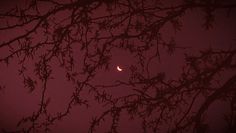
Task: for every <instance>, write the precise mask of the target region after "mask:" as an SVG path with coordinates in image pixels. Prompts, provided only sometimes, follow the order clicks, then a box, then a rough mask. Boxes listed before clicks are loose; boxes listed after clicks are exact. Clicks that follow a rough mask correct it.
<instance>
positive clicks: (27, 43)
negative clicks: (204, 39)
mask: <svg viewBox="0 0 236 133" xmlns="http://www.w3.org/2000/svg"><path fill="white" fill-rule="evenodd" d="M235 8H236V3H235V2H231V1H227V0H226V1H218V0H181V1H179V2H177V3H168V2H166V3H165V2H162V1H159V0H136V1H131V0H71V1H64V2H58V1H56V0H27V5H25V6H23V7H21V6H16V7H14V8H13V9H11V10H9V11H6V12H3V13H0V22H1V27H0V32H1V33H3V34H4V32H10V34H11V36H10V37H9V38H3V39H1V42H0V50H1V52H2V53H3V54H1V56H0V63H2V64H4V63H5V64H7V65H10V64H11V62H18V65H19V66H18V70H19V76H20V77H22V79H23V80H22V83H23V84H24V87H25V88H26V89H28V91H29V94H31V93H33V92H34V91H35V90H37V89H39V88H41V90H40V103H39V107H38V108H37V109H36V111H34V110H32V114H31V115H29V116H25V117H22V119H21V120H19V121H17V122H16V123H17V125H16V128H15V129H13V130H10V131H8V130H7V129H2V131H3V132H6V133H8V132H19V133H31V132H50V131H51V127H52V125H54V124H55V123H56V122H58V121H60V120H63V118H65V117H69V114H70V113H71V110H72V109H73V107H74V106H76V105H77V106H81V107H85V108H87V109H90V107H91V106H93V105H92V102H94V101H95V102H96V103H97V104H99V105H103V106H104V110H103V112H102V113H101V114H100V115H99V116H94V118H93V119H92V120H91V123H90V127H89V129H87V130H88V132H90V133H93V132H96V131H97V128H99V127H103V126H106V127H107V126H109V129H108V132H110V133H118V132H119V126H120V120H121V119H122V115H125V116H128V117H129V118H131V119H134V118H138V119H140V120H141V121H142V122H141V127H142V129H143V132H144V133H147V132H173V133H174V132H199V133H200V132H207V129H208V124H207V123H206V121H205V120H204V117H203V116H204V115H205V114H206V113H207V111H208V108H209V107H210V106H211V105H212V104H213V103H214V102H216V101H218V100H222V101H224V102H226V103H230V104H231V106H232V107H231V114H227V115H228V116H229V117H228V119H227V120H228V126H229V128H228V132H233V131H235V128H234V126H235V123H236V120H235V118H236V115H235V111H236V110H235V105H236V104H235V97H236V95H235V94H236V91H235V90H236V89H235V87H236V85H235V83H236V77H235V76H236V73H235V67H236V62H235V61H236V60H235V59H236V49H235V48H234V47H233V46H232V48H231V49H220V50H219V49H214V48H209V49H205V50H201V51H200V50H199V52H198V53H197V54H194V55H190V54H186V55H185V61H184V64H182V66H183V68H182V72H181V75H180V76H179V77H175V79H169V78H168V77H167V76H166V72H159V73H157V74H153V73H152V70H151V69H150V66H151V64H152V62H154V61H158V60H159V61H160V60H161V59H162V58H161V52H160V51H163V50H165V51H166V54H172V55H175V51H176V49H179V50H186V49H188V48H187V47H182V46H179V45H178V44H177V43H176V42H175V39H174V38H173V39H171V40H166V39H165V38H164V37H163V35H162V34H163V33H162V31H161V30H162V29H163V28H164V27H165V26H166V25H167V24H172V26H173V30H175V31H176V32H178V31H181V29H182V23H181V19H182V17H183V16H184V15H185V14H186V12H189V11H194V10H199V9H200V10H202V11H203V13H204V14H203V15H205V16H204V19H203V21H204V23H203V24H202V27H203V29H206V30H208V29H210V28H214V22H215V19H214V17H215V11H217V10H226V11H229V13H230V10H232V9H235ZM16 31H17V34H15V32H16ZM13 33H14V34H13ZM115 49H118V50H121V51H127V52H129V53H130V54H132V55H134V57H135V61H136V64H133V65H132V66H130V67H129V70H128V71H129V72H130V75H128V76H129V78H128V80H126V81H124V80H122V81H121V80H117V81H116V82H114V83H110V84H109V85H108V84H95V83H94V79H96V77H97V74H98V72H99V71H108V70H109V68H110V66H111V60H112V59H113V57H112V51H113V50H115ZM147 53H148V54H147ZM147 55H148V56H147ZM78 57H79V59H80V60H79V62H78V60H77V58H78ZM31 63H33V64H34V65H29V64H31ZM78 66H79V67H78ZM57 67H59V68H63V70H64V76H65V78H66V79H67V81H68V83H69V84H71V85H73V86H74V88H73V89H74V90H73V92H72V93H71V97H70V100H69V101H68V104H67V105H66V106H65V107H63V108H64V111H62V112H55V113H53V114H51V113H49V112H50V110H49V109H48V107H49V106H50V100H51V98H50V96H49V95H47V90H48V89H49V85H48V84H49V83H50V82H51V81H52V80H54V78H55V77H54V76H53V75H54V73H55V69H56V68H57ZM78 68H80V69H78ZM232 70H233V72H232V73H231V74H232V75H230V76H228V77H227V78H228V79H224V80H223V79H222V78H221V77H220V76H221V75H224V73H227V72H231V71H232ZM120 87H128V88H130V93H127V95H124V96H117V95H115V94H112V93H110V92H109V91H107V90H108V89H109V88H120ZM6 88H7V86H5V85H4V87H2V85H1V86H0V91H1V90H2V89H6ZM83 93H87V94H88V95H89V96H88V97H84V96H83ZM91 97H92V98H91ZM199 99H204V100H203V101H202V103H200V104H198V102H197V101H199ZM109 119H111V123H110V125H105V124H104V123H105V122H107V121H109Z"/></svg>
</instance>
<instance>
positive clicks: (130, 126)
mask: <svg viewBox="0 0 236 133" xmlns="http://www.w3.org/2000/svg"><path fill="white" fill-rule="evenodd" d="M124 1H126V0H124ZM199 1H201V0H199ZM59 2H65V1H63V0H60V1H59ZM165 2H166V3H165ZM165 2H163V5H167V6H171V5H176V4H178V3H181V0H180V1H178V2H177V1H173V0H169V1H165ZM23 3H24V2H22V1H20V0H11V1H9V0H8V1H7V0H2V1H1V2H0V11H1V12H5V11H7V10H9V9H11V8H14V7H15V5H20V6H19V7H21V6H22V7H24V4H23ZM42 3H44V2H42ZM42 3H41V4H39V11H40V12H41V14H44V13H45V12H46V11H48V9H50V5H47V4H42ZM146 4H147V5H148V3H146ZM150 4H152V0H150ZM234 5H236V4H235V2H234ZM235 7H236V6H234V7H233V8H232V9H231V12H230V14H228V12H227V11H228V10H226V9H216V10H215V11H214V12H213V13H214V15H215V18H214V21H213V27H212V28H210V29H205V28H204V27H203V24H204V22H205V21H204V17H205V14H204V12H203V11H202V9H200V8H196V9H195V8H194V9H192V10H187V11H186V12H185V13H184V14H183V15H181V17H180V21H181V25H182V27H181V29H180V30H177V31H176V30H175V29H174V28H173V26H172V24H171V23H168V22H167V23H165V24H164V25H163V26H162V27H161V28H160V31H159V33H160V34H161V35H162V39H163V40H165V41H166V42H170V41H171V40H173V39H174V40H175V44H176V49H175V50H174V52H173V53H170V52H168V48H167V47H165V46H162V45H160V46H159V57H155V58H154V59H153V60H152V61H151V62H150V64H149V66H148V71H149V73H148V74H147V73H146V69H145V70H142V67H141V64H140V60H139V56H137V54H136V53H135V52H134V53H132V52H130V51H129V50H127V49H123V48H119V47H118V44H119V42H118V41H117V42H115V41H114V42H111V43H113V44H114V47H113V48H111V49H110V51H109V52H108V53H107V55H108V56H109V59H110V60H109V65H108V66H107V67H106V66H102V67H101V68H98V69H97V70H96V72H95V76H93V77H92V78H91V79H90V80H89V82H88V84H90V85H94V86H98V91H100V92H106V93H108V94H110V95H112V97H113V98H119V97H122V96H127V95H130V94H135V93H136V92H135V91H134V89H139V88H140V87H141V85H140V86H139V85H137V86H135V87H134V86H132V85H125V84H121V85H119V86H116V84H119V83H129V81H130V79H131V75H132V70H133V69H132V67H135V68H136V69H137V71H139V72H141V73H142V72H143V76H147V75H148V76H150V77H152V76H155V75H157V74H158V73H165V79H166V80H174V79H179V78H180V77H181V73H182V69H183V66H184V65H185V55H186V54H188V55H198V54H199V53H201V52H200V51H204V50H207V49H209V48H212V49H215V50H232V49H235V40H236V25H235V24H236V19H235V13H236V12H235ZM103 8H104V9H105V5H103V6H101V7H99V8H98V9H96V10H95V11H93V14H92V15H91V17H98V16H103V15H105V14H106V11H105V10H104V9H103ZM122 10H123V9H122ZM69 12H70V11H69ZM95 12H96V13H95ZM114 12H116V11H114ZM157 14H158V13H157ZM163 14H164V13H161V12H160V13H159V15H163ZM67 15H68V12H62V13H59V14H56V15H55V21H57V19H58V20H60V19H62V18H63V17H64V16H67ZM6 21H7V19H6V18H4V17H1V18H0V26H1V27H4V26H5V22H6ZM9 21H10V24H14V22H15V20H10V19H9ZM140 21H141V22H143V21H145V20H140ZM51 24H52V23H51ZM61 24H62V25H63V24H64V23H61ZM124 24H126V25H127V22H124ZM33 25H35V23H32V24H29V25H27V26H24V27H23V28H14V29H12V30H0V44H3V43H4V42H6V41H7V40H9V39H11V38H14V37H16V36H18V35H21V34H23V33H24V32H25V31H27V29H30V28H32V26H33ZM52 25H53V24H52ZM50 28H51V29H50V30H51V31H53V28H54V27H53V26H51V27H50ZM114 30H116V31H114ZM122 31H123V29H122V28H114V29H113V31H111V32H113V34H119V33H121V32H122ZM132 32H134V31H131V33H132ZM42 33H43V31H42V30H40V29H39V30H38V32H37V33H33V35H32V37H33V39H32V44H31V45H34V44H36V43H37V42H40V41H42V40H44V39H45V36H44V35H43V34H42ZM99 33H100V34H102V35H104V36H107V35H108V34H109V32H108V31H106V30H104V31H102V30H101V31H99ZM93 34H95V31H91V34H90V33H89V34H88V35H87V36H88V38H91V37H92V36H93ZM48 36H50V35H48ZM50 39H51V38H49V40H50ZM132 41H133V42H134V45H137V46H138V45H141V44H142V43H140V42H138V41H137V40H135V39H134V40H132ZM130 42H131V41H130ZM14 43H15V45H14V46H13V47H14V48H13V49H17V47H15V46H18V45H17V42H14ZM14 43H13V44H14ZM64 43H65V42H64ZM102 43H103V42H100V43H98V44H95V42H92V43H91V44H90V46H91V47H92V46H93V45H94V46H95V45H96V47H95V48H93V49H92V48H91V51H90V52H91V54H93V52H94V51H93V50H96V48H99V47H101V46H102V45H101V44H102ZM81 45H82V44H81V43H80V42H76V43H74V44H73V45H72V48H71V49H72V50H73V53H72V56H73V59H74V66H73V71H75V72H77V73H79V74H78V76H77V80H78V81H83V80H85V79H86V76H87V75H86V74H84V73H83V70H84V68H83V67H84V66H83V65H84V64H83V60H84V57H85V55H86V52H84V51H82V50H81V49H80V48H81ZM110 45H111V44H108V47H109V46H110ZM115 46H117V47H115ZM47 48H51V46H48V47H47V46H45V47H43V48H42V49H39V50H38V51H37V52H36V54H35V57H34V58H27V59H26V61H25V62H24V66H25V67H26V68H27V71H26V72H25V75H27V76H30V77H31V78H32V79H33V80H35V82H37V83H36V88H35V89H34V90H33V91H32V92H30V91H29V89H28V88H27V87H26V86H25V85H24V79H23V77H22V76H21V75H19V70H20V68H21V64H20V63H19V60H20V58H17V57H16V56H14V57H13V58H11V59H10V61H9V64H8V65H6V63H4V62H3V61H1V62H0V86H1V90H0V129H4V130H6V131H16V130H20V129H21V128H27V127H28V126H29V125H30V123H26V124H22V125H21V126H20V127H17V123H18V122H19V120H21V119H22V118H25V117H27V116H31V115H32V113H33V112H37V110H38V109H39V107H40V105H39V104H40V100H41V94H42V88H43V82H42V81H41V80H40V79H39V78H38V77H37V76H36V75H35V73H34V69H35V63H37V61H39V60H40V55H43V54H44V53H46V52H47V50H46V49H47ZM10 49H11V48H10V47H0V59H2V58H4V57H6V56H7V55H9V54H10V53H11V52H10V51H9V50H10ZM154 54H155V47H152V48H150V50H149V51H147V52H145V53H144V56H145V57H146V58H143V59H142V60H144V61H145V63H147V62H146V61H147V60H148V59H149V57H151V56H153V55H154ZM22 55H23V54H22ZM22 55H20V57H21V56H22ZM66 58H67V57H66ZM96 59H97V58H94V60H95V61H96ZM234 59H235V57H234ZM59 62H60V61H59V60H57V59H52V60H51V61H50V66H51V68H52V75H51V76H52V77H51V78H50V79H49V81H48V82H47V90H46V93H45V97H46V100H47V99H48V101H49V104H48V106H47V111H48V114H51V115H55V114H57V112H64V111H65V110H66V109H67V106H68V103H69V102H70V100H71V97H72V94H73V93H74V91H75V88H76V84H73V83H71V82H68V81H67V78H68V77H67V76H66V71H67V70H66V69H65V68H63V67H61V66H60V63H59ZM91 62H92V61H91ZM91 62H90V63H91ZM117 66H119V67H120V68H121V69H122V71H118V70H117ZM145 67H146V66H145ZM232 75H235V69H230V70H226V71H224V72H222V75H221V76H219V77H218V80H219V81H220V82H225V81H227V80H228V79H229V77H231V76H232ZM27 76H26V77H27ZM102 86H106V87H102ZM212 86H217V85H212ZM89 88H90V87H89V85H88V86H86V85H85V87H83V91H82V92H81V93H80V96H79V97H80V98H82V99H84V100H87V101H88V104H89V105H88V107H87V106H86V105H72V106H73V107H72V109H71V110H70V113H69V114H68V115H67V116H65V117H63V118H62V119H61V120H57V121H55V123H54V124H53V125H51V126H50V129H51V133H66V132H68V133H85V132H88V130H89V126H90V124H91V121H92V120H93V118H95V117H98V116H100V115H101V114H102V113H103V112H104V111H106V110H107V109H109V107H111V105H109V104H106V102H97V101H96V100H95V99H94V96H95V94H94V92H93V91H89ZM150 95H154V92H152V91H151V92H150ZM208 95H209V94H208ZM202 101H204V98H203V97H199V98H198V99H197V101H196V104H195V106H194V107H193V108H196V109H198V107H199V106H198V105H200V104H201V103H202ZM227 113H229V103H228V102H223V101H220V100H218V101H216V102H214V103H213V104H211V105H210V107H209V108H208V111H207V113H205V115H204V116H203V117H204V120H205V122H208V124H209V125H208V126H209V127H210V128H209V129H208V130H207V131H208V132H210V133H217V132H218V133H221V132H224V131H225V130H226V127H227V126H226V123H225V120H224V118H225V117H224V114H227ZM157 114H158V113H157ZM152 115H154V116H155V112H154V114H152ZM152 117H153V116H150V118H152ZM43 121H45V118H44V117H41V118H40V120H38V122H43ZM111 122H112V117H111V116H107V117H106V119H105V121H104V122H101V123H100V125H99V126H97V127H96V132H98V133H100V132H106V131H108V130H109V128H110V124H111ZM141 124H142V119H141V118H139V117H134V118H132V119H131V116H130V115H129V114H128V113H127V112H126V111H123V112H122V113H121V114H120V120H119V126H118V132H120V133H128V132H132V133H141V132H142V125H141ZM169 124H170V125H171V124H173V123H169ZM169 124H165V125H162V126H161V127H162V128H161V129H160V132H167V131H168V129H169V126H168V125H169ZM2 131H3V130H2ZM31 132H33V131H31ZM39 132H44V131H39ZM147 132H151V130H148V131H147Z"/></svg>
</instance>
